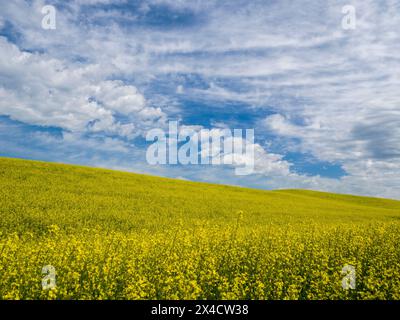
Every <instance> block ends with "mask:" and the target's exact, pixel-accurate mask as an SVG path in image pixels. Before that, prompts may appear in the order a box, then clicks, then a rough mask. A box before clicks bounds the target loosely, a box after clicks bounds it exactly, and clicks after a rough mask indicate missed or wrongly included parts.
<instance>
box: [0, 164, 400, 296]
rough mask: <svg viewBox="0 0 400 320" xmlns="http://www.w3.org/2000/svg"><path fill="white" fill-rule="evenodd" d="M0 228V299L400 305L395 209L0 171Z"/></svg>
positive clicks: (98, 174)
mask: <svg viewBox="0 0 400 320" xmlns="http://www.w3.org/2000/svg"><path fill="white" fill-rule="evenodd" d="M0 218H1V219H0V299H400V246H399V243H400V202H399V201H394V200H383V199H376V198H366V197H355V196H345V195H336V194H330V193H320V192H312V191H304V190H281V191H262V190H252V189H245V188H238V187H230V186H221V185H212V184H205V183H195V182H189V181H181V180H173V179H166V178H158V177H152V176H146V175H138V174H131V173H123V172H117V171H111V170H104V169H94V168H86V167H79V166H70V165H61V164H51V163H45V162H36V161H25V160H16V159H8V158H0ZM45 266H51V267H50V269H49V267H47V269H46V268H45V269H43V268H44V267H45ZM52 268H54V269H52ZM49 270H50V271H49ZM346 270H347V271H346ZM348 270H350V271H351V276H352V277H353V278H351V279H353V280H354V281H353V283H351V281H350V280H348V279H349V278H348V277H349V276H350V275H349V273H348ZM43 272H44V273H43ZM50 272H51V273H52V274H53V275H54V277H53V278H52V279H53V280H52V279H48V278H47V277H48V275H49V273H50ZM346 272H347V273H346ZM52 281H53V282H52ZM47 283H49V284H50V283H52V284H53V285H52V286H51V287H46V284H47Z"/></svg>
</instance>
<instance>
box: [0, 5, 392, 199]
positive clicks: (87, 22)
mask: <svg viewBox="0 0 400 320" xmlns="http://www.w3.org/2000/svg"><path fill="white" fill-rule="evenodd" d="M46 4H50V5H53V6H54V7H55V8H56V22H57V28H56V30H45V29H43V28H42V26H41V21H42V19H43V16H44V15H43V14H42V13H41V9H42V8H43V6H44V5H46ZM349 4H350V5H353V6H354V8H355V9H356V19H357V20H356V28H355V29H352V30H345V29H343V28H342V19H343V17H344V14H343V12H342V7H343V6H344V5H349ZM399 30H400V1H392V0H387V1H315V0H314V1H285V0H283V1H240V0H237V1H235V0H230V1H224V0H220V1H214V0H210V1H198V0H193V1H180V0H175V1H172V0H143V1H124V0H87V1H84V0H71V1H50V0H49V1H42V0H31V1H23V0H15V1H2V2H1V4H0V156H8V157H20V158H28V159H38V160H46V161H57V162H65V163H75V164H84V165H89V166H98V167H107V168H114V169H120V170H126V171H133V172H140V173H149V174H154V175H161V176H169V177H174V178H181V179H190V180H195V181H208V182H215V183H224V184H232V185H241V186H247V187H255V188H264V189H279V188H307V189H315V190H325V191H333V192H340V193H352V194H361V195H372V196H381V197H389V198H400V163H399V158H400V90H399V88H400V86H399V85H400V73H399V70H400V54H399V52H400V41H399V40H400V31H399ZM170 120H178V121H179V123H180V125H181V126H188V127H193V128H197V129H200V128H205V129H214V128H232V129H233V128H239V129H240V128H242V129H247V128H254V130H255V146H256V151H257V152H256V159H255V172H254V174H253V175H249V176H236V175H235V174H234V168H232V166H205V165H199V166H180V165H178V166H151V165H149V164H148V163H147V162H146V159H145V155H146V147H147V146H148V144H147V143H146V142H145V138H144V137H145V135H146V132H148V130H150V129H152V128H166V127H167V123H168V121H170Z"/></svg>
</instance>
